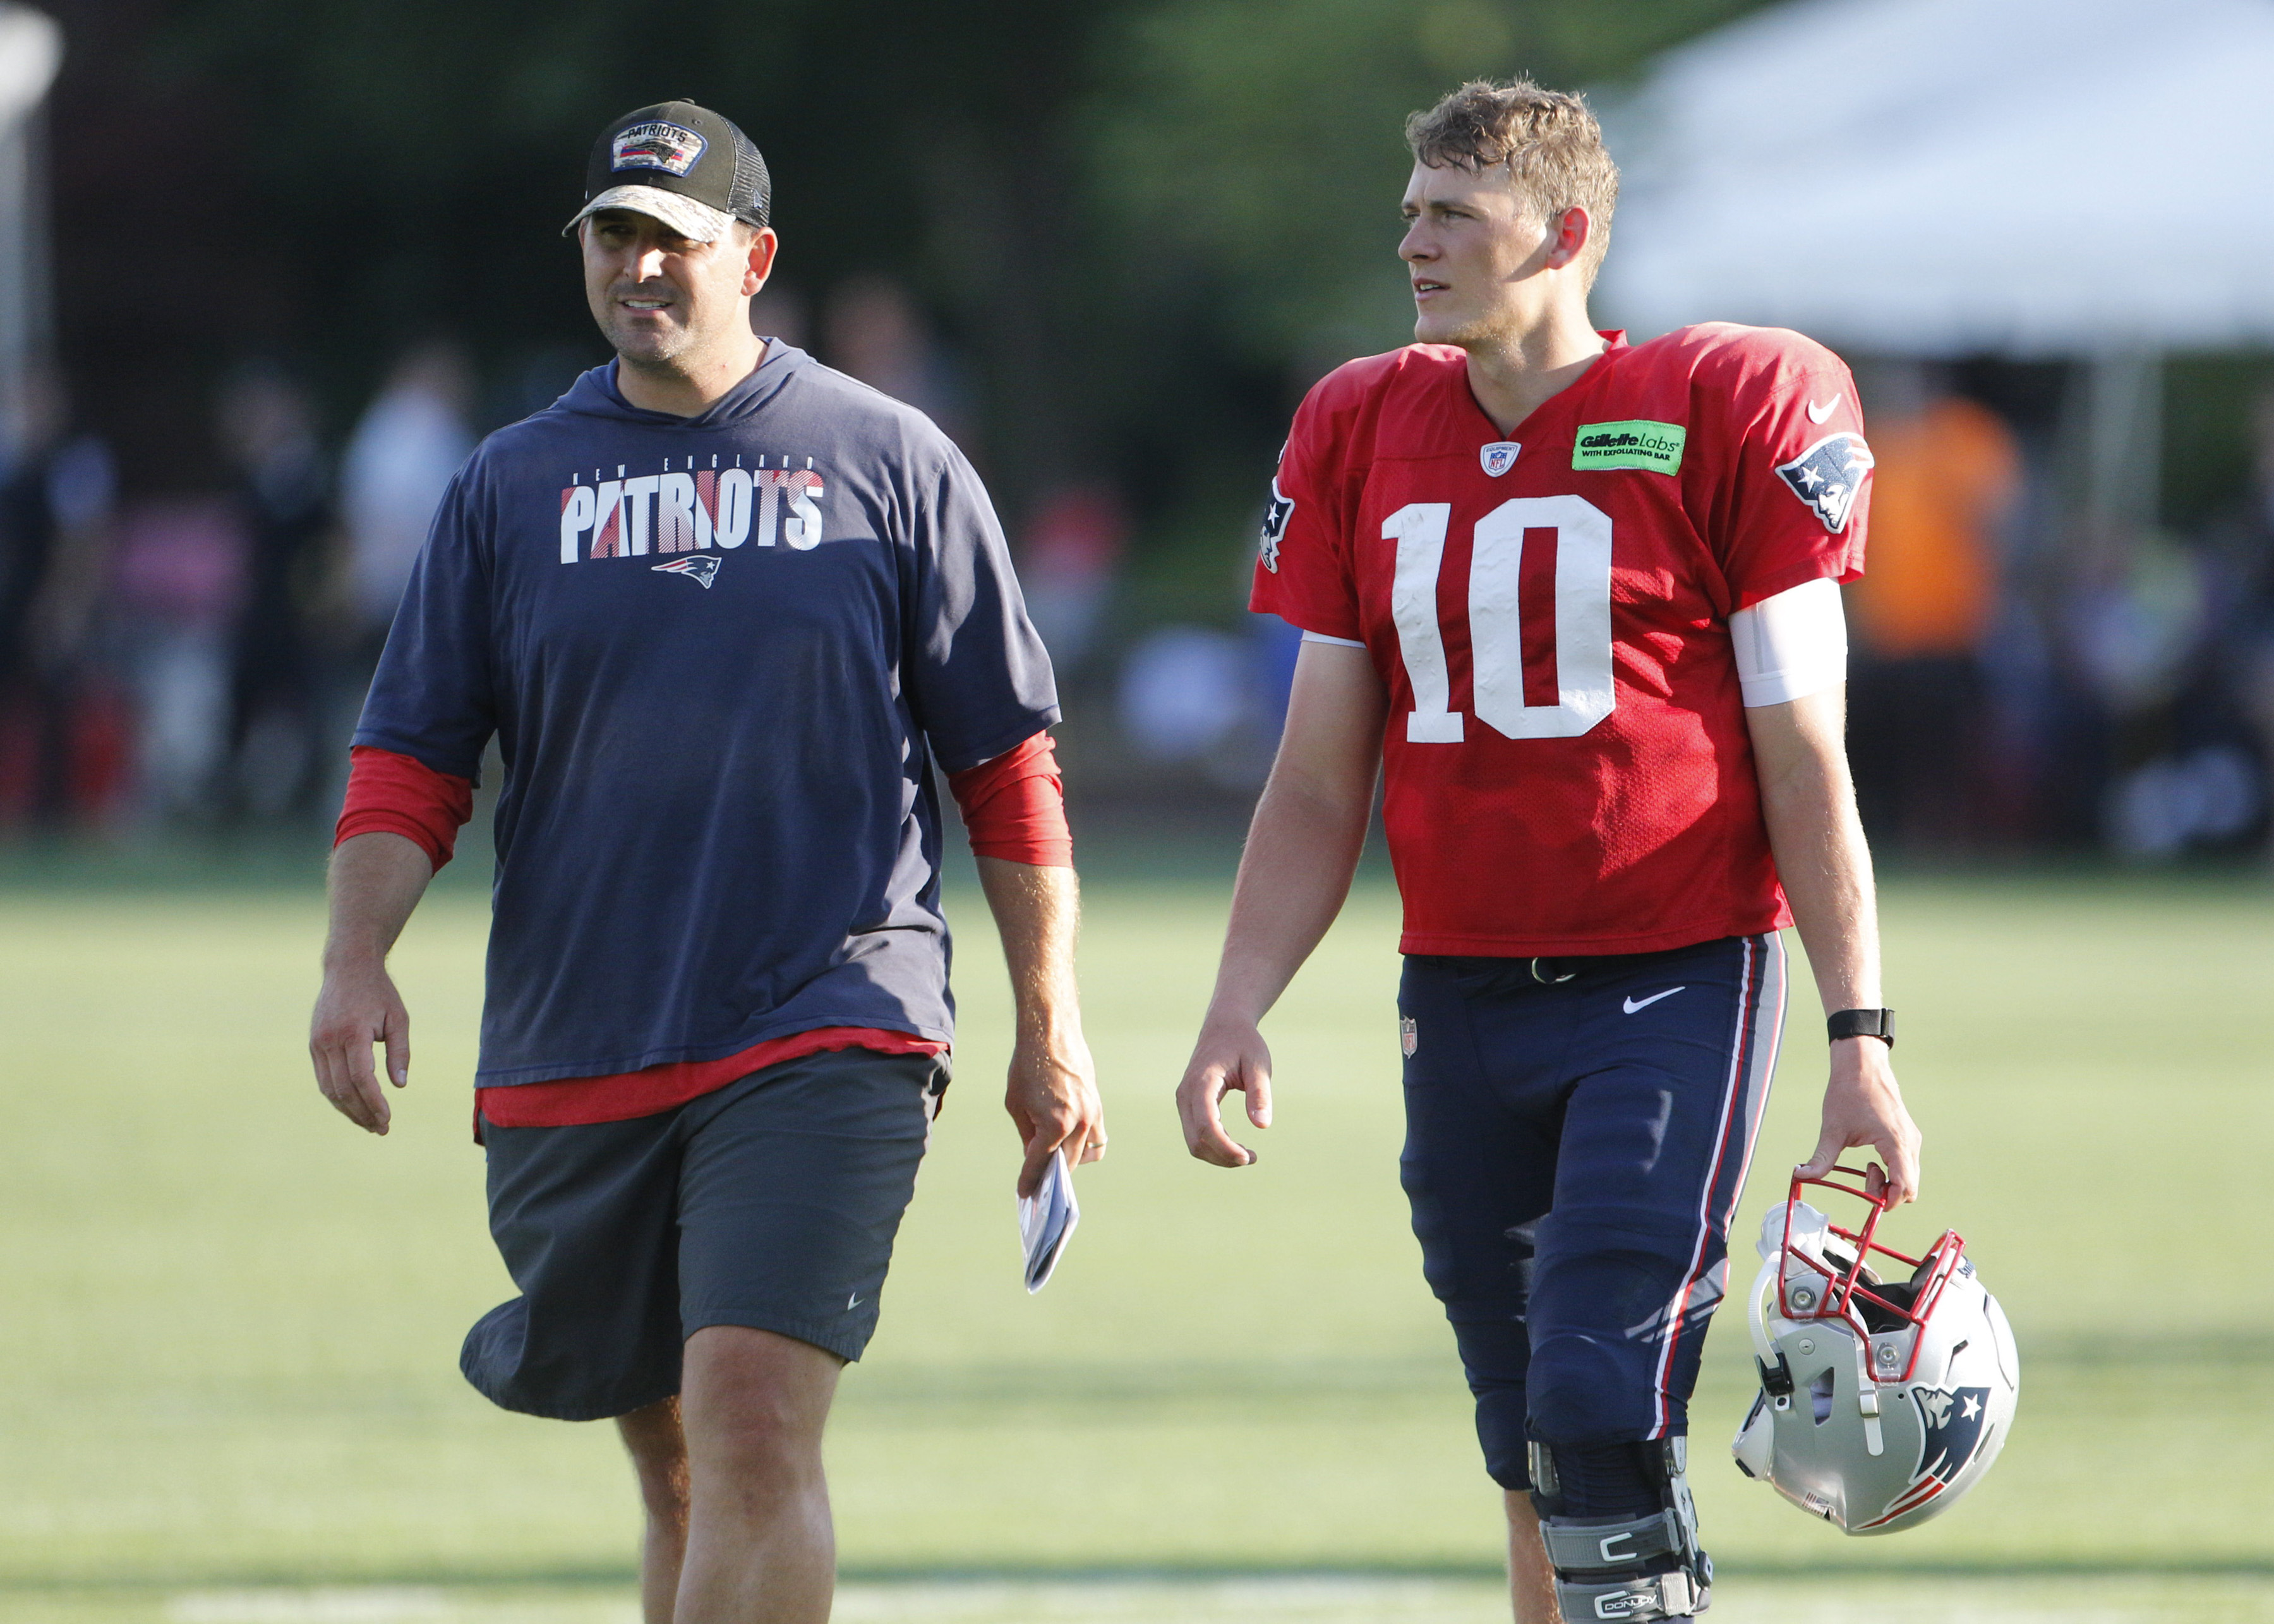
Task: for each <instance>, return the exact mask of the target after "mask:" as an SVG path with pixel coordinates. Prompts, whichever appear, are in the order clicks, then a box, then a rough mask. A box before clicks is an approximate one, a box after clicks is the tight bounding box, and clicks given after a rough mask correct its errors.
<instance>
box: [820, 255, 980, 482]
mask: <svg viewBox="0 0 2274 1624" xmlns="http://www.w3.org/2000/svg"><path fill="white" fill-rule="evenodd" d="M822 342H824V343H825V345H826V346H827V353H826V354H825V355H824V356H823V357H822V359H823V360H825V361H826V362H828V363H829V365H832V366H833V367H835V368H837V370H838V371H840V372H849V373H851V374H852V375H853V376H854V377H855V378H858V379H859V380H861V381H862V383H865V384H867V385H868V386H869V387H870V388H872V389H880V390H882V391H883V392H884V393H885V394H886V395H891V396H892V398H893V399H894V400H896V401H905V402H907V404H909V405H911V406H913V407H915V409H916V410H918V411H920V412H922V413H923V414H924V416H926V417H930V419H931V420H932V421H933V422H934V423H936V424H937V425H939V427H940V431H941V432H943V433H945V435H946V436H947V437H948V438H949V439H950V440H953V441H955V443H956V444H957V445H959V446H960V447H963V450H964V454H965V455H967V456H968V455H971V441H970V439H969V434H968V430H969V427H970V425H969V424H968V422H967V421H966V414H965V412H964V410H963V390H962V389H961V388H960V387H959V382H958V380H957V379H956V377H955V373H954V369H953V367H952V366H950V365H949V364H948V360H947V357H946V356H945V354H944V353H943V352H942V351H941V350H940V347H939V345H938V343H937V342H936V341H935V340H934V339H933V337H932V335H931V329H930V326H929V325H928V324H927V323H926V322H925V320H924V319H923V317H922V314H921V313H920V312H918V311H917V309H916V307H915V304H914V303H913V302H911V301H910V299H909V298H908V296H907V290H906V289H903V288H902V287H901V286H900V284H899V283H898V282H892V281H890V280H888V279H887V278H885V277H882V276H856V277H855V278H853V279H852V280H851V281H849V282H845V283H843V284H842V285H840V287H839V288H838V289H836V291H835V292H834V293H832V295H831V296H830V299H829V309H828V313H827V318H826V320H825V324H824V327H823V331H822Z"/></svg>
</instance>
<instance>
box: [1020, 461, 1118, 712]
mask: <svg viewBox="0 0 2274 1624" xmlns="http://www.w3.org/2000/svg"><path fill="white" fill-rule="evenodd" d="M1128 538H1129V521H1128V518H1127V516H1126V515H1125V514H1124V513H1123V512H1122V508H1121V503H1120V501H1119V500H1118V499H1117V498H1116V497H1115V496H1114V494H1113V492H1111V491H1110V490H1108V489H1106V488H1105V487H1104V486H1103V485H1074V486H1070V487H1067V488H1065V489H1063V490H1060V491H1058V492H1055V493H1053V494H1052V495H1050V496H1048V497H1046V498H1044V499H1043V502H1042V505H1041V506H1040V507H1039V508H1036V510H1035V516H1034V518H1033V520H1032V521H1031V522H1030V523H1028V527H1027V545H1025V546H1024V547H1022V548H1021V549H1020V556H1019V583H1020V586H1021V587H1023V588H1024V589H1025V590H1026V594H1027V610H1028V613H1030V614H1032V615H1033V616H1034V619H1035V629H1036V630H1037V631H1039V632H1041V633H1042V635H1043V643H1045V644H1046V645H1048V647H1049V649H1050V659H1051V662H1052V663H1053V664H1054V665H1056V666H1057V667H1058V674H1059V676H1060V677H1061V678H1064V677H1068V676H1071V675H1073V673H1076V672H1078V671H1079V670H1080V669H1081V664H1082V662H1083V660H1084V659H1086V658H1088V655H1089V652H1090V650H1091V649H1092V648H1093V647H1094V646H1095V644H1096V640H1097V630H1098V622H1099V620H1100V619H1101V618H1102V616H1103V613H1104V610H1105V605H1106V602H1107V600H1108V599H1109V598H1111V596H1112V594H1113V581H1114V575H1115V574H1116V572H1117V571H1118V569H1119V568H1120V565H1121V554H1122V549H1123V547H1124V546H1125V545H1126V543H1127V541H1128Z"/></svg>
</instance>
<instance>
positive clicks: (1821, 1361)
mask: <svg viewBox="0 0 2274 1624" xmlns="http://www.w3.org/2000/svg"><path fill="white" fill-rule="evenodd" d="M1843 1177H1844V1178H1845V1179H1852V1180H1854V1181H1856V1182H1855V1183H1853V1184H1849V1183H1845V1182H1842V1180H1843ZM1803 1184H1817V1185H1820V1186H1821V1187H1823V1188H1825V1189H1826V1190H1834V1191H1838V1192H1842V1193H1844V1194H1848V1195H1852V1196H1856V1197H1858V1198H1860V1199H1863V1200H1864V1202H1865V1203H1867V1204H1868V1205H1869V1206H1870V1207H1871V1212H1870V1214H1869V1215H1868V1216H1867V1217H1866V1218H1865V1219H1864V1227H1863V1229H1861V1230H1860V1231H1856V1230H1850V1229H1841V1227H1840V1226H1839V1225H1838V1224H1835V1223H1834V1222H1832V1221H1831V1220H1830V1219H1829V1218H1827V1217H1826V1215H1825V1214H1822V1213H1820V1212H1818V1211H1817V1210H1816V1208H1814V1207H1811V1206H1809V1205H1807V1204H1806V1203H1805V1202H1803V1200H1802V1199H1800V1194H1801V1186H1802V1185H1803ZM1885 1215H1886V1200H1885V1199H1883V1198H1880V1197H1877V1196H1874V1195H1872V1194H1871V1193H1870V1192H1869V1189H1868V1187H1867V1186H1866V1185H1865V1184H1864V1175H1862V1174H1860V1173H1857V1172H1856V1171H1855V1170H1854V1169H1851V1168H1835V1169H1833V1177H1828V1178H1820V1179H1801V1178H1795V1179H1794V1180H1793V1181H1792V1188H1791V1191H1790V1193H1789V1196H1788V1199H1786V1200H1784V1201H1781V1202H1780V1203H1778V1204H1777V1205H1776V1206H1774V1207H1771V1208H1770V1209H1769V1213H1768V1217H1767V1218H1766V1221H1765V1222H1763V1223H1762V1225H1761V1238H1760V1253H1761V1257H1762V1259H1764V1261H1763V1263H1762V1265H1761V1272H1760V1274H1759V1275H1758V1278H1756V1279H1755V1280H1754V1282H1753V1290H1752V1297H1751V1300H1750V1302H1749V1303H1748V1304H1747V1309H1748V1317H1749V1318H1750V1319H1751V1321H1752V1331H1753V1351H1754V1354H1755V1355H1756V1356H1757V1363H1758V1366H1759V1369H1760V1373H1761V1392H1760V1394H1759V1395H1758V1397H1757V1398H1755V1399H1754V1401H1753V1407H1752V1409H1751V1411H1750V1412H1749V1413H1748V1414H1747V1415H1746V1417H1745V1423H1744V1425H1743V1426H1741V1427H1740V1428H1738V1429H1737V1439H1736V1443H1735V1444H1734V1445H1733V1446H1732V1449H1733V1451H1734V1453H1735V1454H1736V1457H1737V1467H1738V1470H1741V1471H1743V1473H1744V1474H1745V1475H1746V1476H1747V1477H1758V1478H1760V1479H1762V1480H1764V1481H1766V1483H1768V1484H1769V1485H1771V1486H1772V1487H1773V1488H1774V1489H1775V1490H1776V1492H1778V1493H1780V1494H1781V1495H1783V1496H1784V1497H1785V1498H1786V1499H1787V1500H1790V1501H1791V1502H1792V1503H1793V1504H1794V1505H1796V1506H1798V1507H1800V1508H1801V1509H1802V1510H1803V1511H1805V1512H1807V1513H1808V1514H1809V1515H1811V1516H1818V1517H1822V1518H1823V1519H1824V1520H1825V1521H1826V1522H1832V1523H1834V1524H1837V1525H1838V1526H1839V1528H1840V1529H1841V1530H1842V1531H1843V1532H1846V1533H1850V1534H1892V1533H1894V1532H1895V1531H1896V1530H1898V1529H1905V1528H1915V1527H1916V1526H1917V1525H1918V1524H1919V1523H1921V1522H1925V1521H1926V1520H1927V1519H1928V1518H1930V1517H1932V1516H1937V1515H1940V1514H1941V1513H1942V1512H1943V1511H1945V1510H1946V1509H1948V1508H1949V1507H1951V1506H1952V1505H1953V1504H1954V1503H1955V1502H1956V1501H1957V1500H1958V1499H1959V1498H1960V1497H1961V1496H1962V1495H1963V1494H1964V1493H1965V1492H1967V1491H1968V1490H1969V1489H1970V1488H1972V1487H1973V1486H1974V1485H1976V1484H1977V1483H1979V1482H1980V1481H1981V1480H1982V1476H1983V1474H1984V1472H1987V1471H1988V1470H1990V1463H1991V1462H1992V1461H1994V1460H1996V1459H1997V1458H1998V1452H1999V1450H2000V1449H2002V1448H2003V1447H2005V1444H2006V1434H2007V1432H2009V1431H2011V1430H2012V1427H2013V1424H2014V1402H2015V1400H2016V1399H2018V1398H2019V1396H2020V1395H2021V1390H2022V1362H2021V1356H2020V1354H2019V1353H2018V1352H2017V1351H2016V1350H2015V1349H2014V1333H2013V1331H2012V1330H2011V1328H2010V1327H2007V1323H2006V1315H2005V1312H2004V1311H2003V1310H2001V1309H2000V1308H1999V1306H1998V1299H1997V1298H1995V1297H1992V1296H1991V1295H1990V1293H1989V1292H1988V1291H1986V1290H1984V1289H1983V1286H1982V1282H1981V1281H1980V1280H1979V1279H1977V1277H1976V1276H1975V1273H1974V1265H1973V1264H1972V1263H1971V1262H1969V1260H1968V1259H1967V1257H1966V1243H1965V1242H1964V1241H1962V1240H1961V1239H1960V1238H1959V1236H1958V1232H1957V1231H1956V1230H1954V1229H1946V1230H1944V1231H1943V1234H1942V1238H1941V1239H1940V1240H1938V1241H1937V1242H1935V1244H1933V1245H1932V1246H1931V1247H1930V1248H1929V1249H1928V1251H1927V1254H1926V1256H1925V1257H1924V1258H1913V1257H1907V1256H1905V1255H1904V1254H1903V1253H1901V1252H1897V1251H1895V1250H1894V1248H1892V1247H1889V1246H1884V1245H1881V1244H1879V1243H1878V1242H1876V1241H1875V1240H1873V1239H1872V1233H1873V1231H1874V1230H1876V1229H1878V1228H1879V1220H1880V1219H1881V1218H1882V1217H1883V1216H1885ZM1875 1252H1876V1253H1878V1254H1879V1256H1880V1258H1882V1259H1892V1260H1894V1262H1896V1263H1900V1264H1902V1265H1904V1266H1906V1267H1907V1268H1908V1271H1909V1273H1908V1275H1907V1277H1899V1278H1897V1279H1894V1280H1892V1281H1883V1280H1882V1279H1881V1278H1880V1277H1879V1274H1877V1273H1875V1272H1874V1271H1873V1269H1872V1268H1871V1254H1873V1253H1875ZM1891 1272H1892V1271H1891Z"/></svg>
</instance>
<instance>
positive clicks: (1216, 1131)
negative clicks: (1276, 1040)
mask: <svg viewBox="0 0 2274 1624" xmlns="http://www.w3.org/2000/svg"><path fill="white" fill-rule="evenodd" d="M1234 1089H1237V1090H1239V1092H1240V1093H1241V1094H1246V1096H1247V1120H1248V1121H1250V1122H1252V1123H1254V1124H1255V1125H1256V1126H1257V1127H1258V1128H1269V1126H1270V1125H1271V1048H1270V1045H1269V1044H1267V1043H1266V1042H1264V1041H1263V1034H1262V1033H1261V1031H1260V1030H1258V1029H1257V1028H1256V1027H1255V1026H1254V1025H1253V1024H1252V1023H1237V1022H1231V1021H1226V1022H1223V1023H1221V1024H1219V1023H1217V1022H1214V1021H1211V1022H1210V1023H1209V1025H1207V1026H1202V1027H1201V1037H1200V1041H1199V1042H1198V1043H1197V1044H1195V1045H1193V1057H1192V1061H1191V1063H1190V1064H1187V1065H1186V1067H1185V1079H1184V1081H1182V1082H1180V1083H1178V1085H1177V1115H1178V1117H1179V1118H1181V1119H1182V1120H1183V1122H1184V1124H1185V1147H1186V1149H1188V1150H1190V1151H1191V1152H1192V1153H1193V1155H1195V1156H1197V1157H1199V1158H1200V1159H1201V1161H1202V1162H1214V1163H1215V1164H1216V1166H1217V1167H1228V1168H1236V1167H1248V1166H1252V1165H1253V1164H1254V1162H1255V1161H1256V1159H1257V1158H1256V1154H1255V1153H1254V1151H1252V1150H1250V1149H1248V1148H1247V1147H1246V1146H1245V1145H1242V1144H1240V1143H1239V1141H1238V1140H1236V1139H1233V1138H1232V1137H1231V1135H1230V1134H1228V1133H1226V1132H1224V1121H1223V1118H1222V1117H1221V1116H1219V1115H1218V1114H1217V1112H1218V1108H1219V1107H1220V1106H1221V1105H1222V1104H1223V1103H1224V1095H1226V1094H1230V1093H1231V1092H1232V1091H1233V1090H1234Z"/></svg>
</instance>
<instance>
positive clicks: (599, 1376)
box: [458, 1049, 947, 1421]
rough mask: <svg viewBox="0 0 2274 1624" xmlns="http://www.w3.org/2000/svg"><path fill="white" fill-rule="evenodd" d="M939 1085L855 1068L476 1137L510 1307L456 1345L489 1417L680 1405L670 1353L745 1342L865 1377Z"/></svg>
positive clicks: (788, 1069) (820, 1060)
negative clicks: (706, 1334) (739, 1332)
mask: <svg viewBox="0 0 2274 1624" xmlns="http://www.w3.org/2000/svg"><path fill="white" fill-rule="evenodd" d="M946 1086H947V1066H946V1064H945V1061H944V1060H942V1059H939V1058H937V1057H935V1056H930V1055H879V1054H877V1053H874V1052H873V1051H871V1050H869V1049H842V1050H837V1051H833V1052H830V1053H825V1054H818V1055H808V1056H804V1057H802V1058H801V1059H796V1060H785V1061H783V1062H782V1063H781V1064H779V1065H772V1066H768V1067H766V1068H765V1069H764V1070H763V1071H753V1072H752V1073H751V1074H750V1075H749V1076H748V1077H745V1078H743V1079H741V1080H740V1081H738V1082H734V1083H729V1084H728V1085H727V1086H726V1087H724V1088H720V1089H718V1090H716V1091H714V1092H712V1093H711V1094H704V1095H702V1096H701V1097H699V1098H697V1099H694V1100H690V1101H688V1102H687V1103H686V1104H684V1105H681V1106H676V1107H674V1108H673V1109H670V1110H667V1111H659V1112H657V1113H656V1114H655V1115H653V1116H638V1117H634V1118H633V1119H631V1120H630V1121H629V1122H601V1123H590V1124H579V1125H576V1126H573V1127H557V1128H505V1127H500V1126H498V1125H496V1124H490V1123H486V1124H484V1127H483V1138H484V1141H485V1143H486V1147H487V1149H488V1152H489V1200H490V1233H491V1235H492V1236H493V1237H495V1238H496V1241H497V1246H498V1251H499V1252H501V1253H503V1254H504V1257H505V1265H506V1268H507V1270H508V1272H509V1273H510V1274H512V1275H513V1283H514V1284H515V1285H516V1286H518V1287H520V1288H521V1295H520V1296H519V1297H516V1298H515V1299H514V1300H513V1301H512V1302H510V1303H504V1304H500V1305H499V1306H497V1307H496V1308H493V1309H492V1310H491V1311H490V1312H488V1313H486V1314H485V1315H484V1316H483V1317H482V1319H481V1320H480V1321H479V1322H478V1324H477V1325H476V1326H475V1327H474V1328H473V1329H472V1330H471V1331H470V1332H468V1333H467V1335H466V1345H465V1348H464V1350H463V1352H462V1353H461V1354H460V1356H459V1360H458V1365H459V1368H460V1369H462V1370H463V1371H464V1372H465V1374H466V1380H468V1381H471V1382H472V1383H473V1384H474V1386H475V1387H478V1388H479V1389H480V1390H481V1392H482V1394H483V1395H485V1396H486V1397H487V1398H488V1399H490V1400H491V1401H492V1402H493V1403H496V1404H499V1405H501V1406H503V1407H504V1408H505V1409H507V1410H520V1411H523V1413H525V1414H528V1415H533V1416H548V1417H553V1418H554V1419H556V1420H562V1421H596V1420H599V1419H600V1418H602V1417H606V1416H620V1415H623V1414H626V1413H628V1412H629V1411H631V1410H637V1409H639V1408H641V1407H642V1406H643V1405H646V1404H652V1403H654V1402H656V1401H657V1400H659V1399H664V1398H668V1397H670V1396H671V1395H673V1394H674V1393H676V1392H678V1391H679V1371H680V1351H681V1346H682V1345H683V1344H684V1343H685V1342H686V1340H687V1338H689V1336H692V1335H694V1334H695V1333H696V1332H697V1331H699V1330H701V1329H702V1328H703V1327H705V1326H711V1325H742V1326H749V1327H754V1328H756V1329H757V1330H762V1331H773V1332H777V1333H779V1335H784V1336H794V1337H795V1338H797V1339H798V1340H799V1341H800V1342H810V1343H812V1344H813V1345H814V1346H815V1347H817V1348H820V1349H823V1350H826V1351H827V1352H830V1353H833V1354H835V1355H837V1357H840V1358H842V1359H857V1358H859V1357H861V1353H862V1350H863V1349H865V1348H866V1347H867V1346H868V1344H869V1338H870V1335H873V1334H874V1333H875V1331H876V1328H877V1295H878V1293H879V1292H880V1291H881V1290H882V1289H883V1287H884V1284H885V1268H886V1267H887V1266H889V1265H890V1263H891V1262H892V1240H893V1237H895V1236H897V1235H898V1234H899V1233H900V1215H901V1214H903V1213H904V1212H906V1211H907V1205H908V1200H909V1198H910V1197H911V1196H913V1195H914V1194H915V1182H916V1165H917V1163H918V1162H921V1161H922V1159H923V1153H924V1145H925V1141H926V1139H928V1137H929V1136H930V1130H931V1118H932V1114H933V1112H934V1111H935V1110H936V1109H937V1104H938V1100H939V1096H940V1094H941V1093H942V1091H944V1090H945V1088H946Z"/></svg>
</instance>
